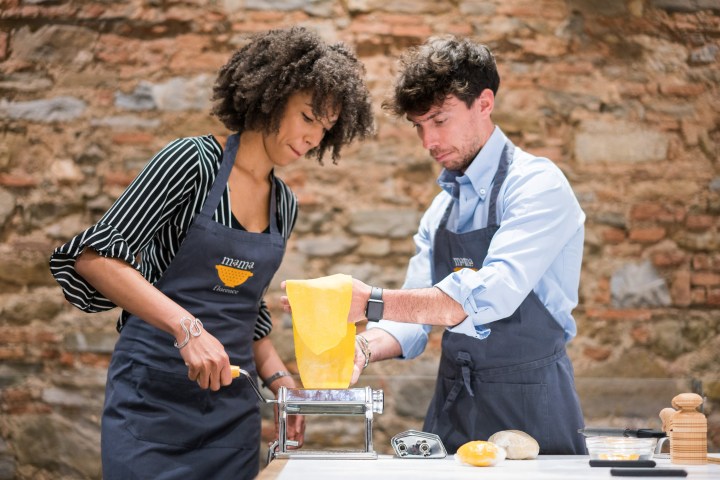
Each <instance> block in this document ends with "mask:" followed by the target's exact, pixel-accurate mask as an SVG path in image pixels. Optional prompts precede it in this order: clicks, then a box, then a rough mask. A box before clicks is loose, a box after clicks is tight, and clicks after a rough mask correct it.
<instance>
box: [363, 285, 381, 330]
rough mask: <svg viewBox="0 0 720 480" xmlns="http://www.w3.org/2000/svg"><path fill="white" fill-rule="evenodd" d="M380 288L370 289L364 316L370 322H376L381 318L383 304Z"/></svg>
mask: <svg viewBox="0 0 720 480" xmlns="http://www.w3.org/2000/svg"><path fill="white" fill-rule="evenodd" d="M382 292H383V291H382V288H378V287H372V290H371V291H370V298H369V299H368V303H367V307H365V316H366V317H367V319H368V320H369V321H371V322H377V321H378V320H380V319H381V318H382V317H383V308H384V303H383V299H382Z"/></svg>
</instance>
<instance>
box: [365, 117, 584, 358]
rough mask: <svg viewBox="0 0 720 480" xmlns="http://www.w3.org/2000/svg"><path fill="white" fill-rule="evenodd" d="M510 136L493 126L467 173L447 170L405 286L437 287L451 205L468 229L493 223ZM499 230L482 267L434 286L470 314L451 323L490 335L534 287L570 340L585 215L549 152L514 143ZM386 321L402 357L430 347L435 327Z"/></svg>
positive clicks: (454, 221) (451, 224) (459, 227)
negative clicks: (496, 184)
mask: <svg viewBox="0 0 720 480" xmlns="http://www.w3.org/2000/svg"><path fill="white" fill-rule="evenodd" d="M507 141H508V139H507V137H506V136H505V134H503V132H502V131H501V130H500V128H498V127H495V130H494V131H493V133H492V135H491V136H490V138H489V139H488V141H487V143H486V144H485V145H484V146H483V148H482V149H481V150H480V152H479V153H478V155H477V156H476V157H475V159H474V160H473V162H472V163H471V164H470V166H469V167H468V169H467V170H466V171H465V174H462V173H461V172H457V171H448V170H443V171H442V173H441V174H440V177H439V178H438V184H439V185H440V187H441V188H442V191H441V192H440V193H439V194H438V195H437V196H436V197H435V199H434V200H433V202H432V204H431V205H430V208H428V210H427V211H426V212H425V214H424V215H423V218H422V219H421V221H420V227H419V229H418V232H417V234H415V236H414V237H413V239H414V241H415V246H416V253H415V256H413V257H412V258H411V259H410V263H409V265H408V271H407V276H406V278H405V283H404V285H403V288H426V287H431V286H433V282H432V262H433V245H434V241H435V232H436V231H437V229H438V226H439V225H440V220H441V219H442V217H443V214H444V212H445V210H446V208H447V206H448V205H449V204H450V203H451V202H452V204H453V205H452V210H451V212H450V216H449V218H448V222H447V228H448V229H449V230H450V231H452V232H455V233H464V232H469V231H472V230H477V229H480V228H484V227H486V226H487V222H488V208H489V203H490V193H491V191H492V180H493V177H494V175H495V171H496V170H497V167H498V164H499V161H500V155H501V153H502V150H503V148H504V146H505V143H506V142H507ZM497 218H498V221H499V223H500V228H499V230H498V231H497V232H496V233H495V236H494V237H493V239H492V241H491V243H490V248H489V250H488V254H487V257H486V258H485V261H484V262H483V264H482V267H481V268H480V269H478V270H477V271H474V270H471V269H469V268H464V269H462V270H459V271H457V272H453V273H451V274H450V275H448V276H447V277H445V278H443V279H440V281H439V282H437V283H436V284H435V285H434V286H436V287H437V288H439V289H441V290H442V291H443V292H445V293H446V294H447V295H449V296H450V297H452V298H453V299H455V301H457V302H458V303H459V304H460V305H462V307H463V310H464V311H465V313H467V318H466V319H465V320H464V321H463V322H461V323H460V324H458V325H456V326H455V327H452V328H450V329H449V330H450V331H452V332H457V333H462V334H465V335H469V336H471V337H474V338H478V339H481V340H484V339H488V341H492V322H494V321H495V320H500V319H503V318H506V317H509V316H510V315H511V314H512V313H513V312H514V311H515V310H516V309H517V308H518V307H519V306H520V304H521V303H522V301H523V300H524V299H525V297H527V295H528V294H529V293H530V291H531V290H532V291H534V292H535V293H536V294H537V296H538V298H539V299H540V301H541V302H542V303H543V304H544V305H545V307H546V308H547V309H548V311H549V312H550V314H552V316H553V318H555V320H556V321H557V322H558V323H559V324H560V326H561V327H562V328H563V330H564V331H565V340H566V341H569V340H570V339H571V338H573V337H574V336H575V334H576V332H577V329H576V325H575V319H574V318H573V316H572V310H573V308H575V307H576V306H577V303H578V285H579V282H580V267H581V263H582V254H583V241H584V222H585V214H584V213H583V211H582V209H581V208H580V205H579V203H578V201H577V199H576V198H575V194H574V193H573V191H572V188H571V187H570V184H569V183H568V181H567V179H566V178H565V176H564V175H563V173H562V172H561V171H560V169H559V168H558V167H557V166H556V165H555V164H554V163H553V162H551V161H550V160H548V159H547V158H542V157H535V156H533V155H531V154H529V153H527V152H524V151H523V150H521V149H520V148H518V147H515V153H514V155H513V158H512V160H511V161H510V164H509V167H508V173H507V177H506V179H505V182H504V183H503V185H502V186H501V187H500V191H499V194H498V199H497ZM369 328H382V329H383V330H386V331H387V332H389V333H390V334H391V335H393V336H394V337H395V338H396V339H397V340H398V341H399V342H400V345H401V347H402V356H403V357H404V358H408V359H409V358H413V357H416V356H417V355H419V354H420V353H422V352H423V350H425V345H426V344H427V338H428V332H429V331H430V328H431V327H430V326H427V325H416V324H409V323H400V322H393V321H388V320H381V321H380V322H378V323H377V324H375V325H372V324H371V325H369Z"/></svg>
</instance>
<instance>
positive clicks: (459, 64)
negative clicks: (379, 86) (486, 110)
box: [383, 35, 500, 116]
mask: <svg viewBox="0 0 720 480" xmlns="http://www.w3.org/2000/svg"><path fill="white" fill-rule="evenodd" d="M499 86H500V76H499V75H498V71H497V66H496V65H495V58H494V57H493V54H492V53H491V52H490V50H489V49H488V48H487V47H486V46H485V45H480V44H477V43H474V42H472V41H470V40H468V39H462V40H458V39H457V38H456V37H454V36H452V35H446V36H441V37H431V38H429V39H428V40H427V41H426V42H425V43H424V44H423V45H420V46H418V47H414V48H411V49H410V50H408V51H407V52H405V53H404V54H403V55H402V57H401V58H400V73H399V74H398V77H397V79H396V82H395V85H394V91H393V94H392V98H389V99H387V100H385V101H384V102H383V108H384V109H386V110H389V111H390V112H392V113H394V114H395V115H398V116H400V115H404V114H407V113H410V114H413V115H424V114H425V113H427V112H428V111H429V110H430V109H431V108H432V107H433V106H435V105H439V104H441V103H442V102H443V101H444V100H445V98H447V96H448V95H455V96H456V97H457V98H459V99H460V100H462V101H463V102H464V103H465V105H467V106H468V108H469V107H470V106H472V104H473V102H474V101H475V99H476V98H477V97H478V96H479V95H480V94H481V93H482V91H483V90H485V89H486V88H489V89H490V90H492V92H493V94H497V90H498V87H499Z"/></svg>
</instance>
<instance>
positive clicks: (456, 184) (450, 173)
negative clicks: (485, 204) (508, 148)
mask: <svg viewBox="0 0 720 480" xmlns="http://www.w3.org/2000/svg"><path fill="white" fill-rule="evenodd" d="M506 142H507V137H506V136H505V134H504V133H503V132H502V130H500V127H498V126H496V127H495V130H493V133H492V135H490V138H488V141H487V142H486V143H485V145H483V147H482V148H481V149H480V151H479V152H478V154H477V155H476V156H475V158H474V159H473V161H472V162H471V163H470V166H469V167H468V168H467V170H465V173H464V174H463V173H462V172H459V171H457V170H447V169H443V170H442V172H440V176H439V177H438V179H437V183H438V185H440V188H442V189H443V190H445V191H446V192H447V193H449V194H450V195H451V196H452V197H453V198H457V197H458V195H459V191H460V185H462V184H466V183H470V184H471V185H472V187H473V189H474V190H475V191H476V192H477V194H478V196H479V197H480V198H482V199H484V198H485V196H486V195H487V193H488V192H489V191H490V184H491V183H492V180H493V177H494V176H495V172H496V171H497V167H498V164H499V163H500V156H501V155H502V151H503V148H505V143H506Z"/></svg>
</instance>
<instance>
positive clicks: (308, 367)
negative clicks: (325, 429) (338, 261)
mask: <svg viewBox="0 0 720 480" xmlns="http://www.w3.org/2000/svg"><path fill="white" fill-rule="evenodd" d="M285 291H286V293H287V296H288V301H289V302H290V307H291V309H292V319H293V337H294V339H295V357H296V360H297V364H298V370H299V371H300V379H301V380H302V383H303V387H304V388H347V387H348V386H349V385H350V378H351V376H352V369H353V359H354V356H355V325H354V324H349V323H348V322H347V317H348V312H349V311H350V302H351V301H352V277H351V276H350V275H343V274H337V275H331V276H328V277H322V278H315V279H312V280H287V281H286V282H285Z"/></svg>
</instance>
